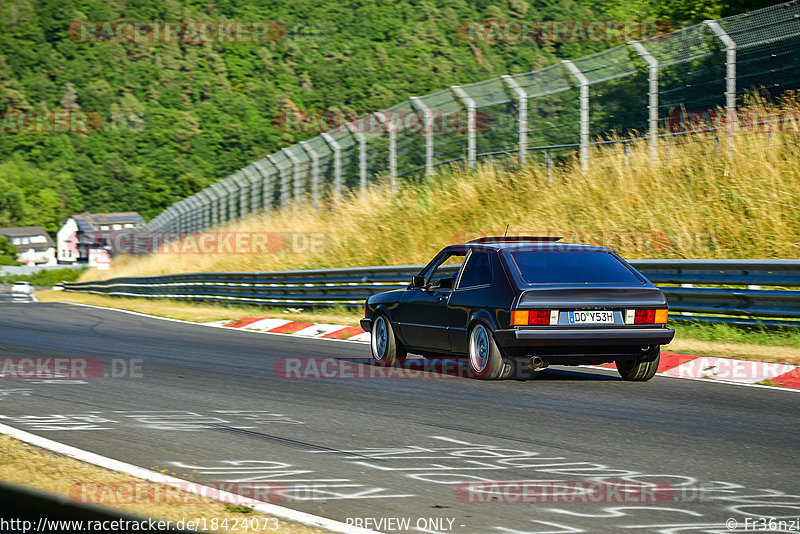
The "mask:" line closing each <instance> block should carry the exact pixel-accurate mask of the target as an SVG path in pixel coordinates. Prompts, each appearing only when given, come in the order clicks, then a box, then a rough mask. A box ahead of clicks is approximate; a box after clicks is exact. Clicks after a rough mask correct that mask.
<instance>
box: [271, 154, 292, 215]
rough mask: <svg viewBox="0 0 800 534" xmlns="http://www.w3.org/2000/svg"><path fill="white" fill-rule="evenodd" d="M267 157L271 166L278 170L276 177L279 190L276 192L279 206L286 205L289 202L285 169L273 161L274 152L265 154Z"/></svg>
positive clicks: (287, 178) (287, 179)
mask: <svg viewBox="0 0 800 534" xmlns="http://www.w3.org/2000/svg"><path fill="white" fill-rule="evenodd" d="M267 159H268V160H269V162H270V163H272V166H273V167H275V169H276V170H277V171H278V178H279V179H280V182H281V183H280V191H279V193H278V195H279V197H278V202H279V203H280V205H281V207H284V206H286V205H287V204H289V177H288V176H286V169H281V166H280V165H278V162H277V161H275V154H270V155H269V156H267Z"/></svg>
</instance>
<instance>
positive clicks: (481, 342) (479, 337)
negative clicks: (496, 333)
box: [468, 323, 512, 380]
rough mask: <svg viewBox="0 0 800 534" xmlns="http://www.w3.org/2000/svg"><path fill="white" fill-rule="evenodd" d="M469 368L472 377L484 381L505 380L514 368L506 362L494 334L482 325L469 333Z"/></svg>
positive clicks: (473, 328)
mask: <svg viewBox="0 0 800 534" xmlns="http://www.w3.org/2000/svg"><path fill="white" fill-rule="evenodd" d="M468 347H469V368H470V371H471V372H472V376H473V377H475V378H480V379H482V380H499V379H501V378H505V377H506V376H507V375H508V374H509V373H510V372H511V369H512V366H511V365H509V364H508V363H506V362H505V360H504V359H503V355H502V353H501V352H500V349H499V348H498V347H497V343H495V341H494V337H492V333H491V332H490V331H489V329H488V328H486V326H485V325H483V324H482V323H477V324H475V326H473V327H472V329H471V330H470V331H469V344H468Z"/></svg>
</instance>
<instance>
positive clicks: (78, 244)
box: [56, 211, 144, 267]
mask: <svg viewBox="0 0 800 534" xmlns="http://www.w3.org/2000/svg"><path fill="white" fill-rule="evenodd" d="M143 224H144V219H142V217H141V216H140V215H139V214H138V213H136V212H135V211H129V212H121V213H95V214H91V213H83V214H81V215H73V216H71V217H70V218H69V219H67V221H66V222H65V223H64V224H63V225H62V226H61V228H60V229H59V230H58V234H57V235H56V242H57V243H58V253H57V257H58V263H76V262H79V263H87V264H89V266H91V267H93V266H94V263H95V261H94V258H97V257H101V256H104V254H98V251H100V250H101V249H102V250H103V251H105V250H106V249H107V247H108V245H109V243H108V242H107V238H105V237H103V236H101V235H99V234H101V233H103V234H108V233H109V232H118V231H121V230H132V229H134V228H138V227H140V226H142V225H143Z"/></svg>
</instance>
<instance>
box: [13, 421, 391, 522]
mask: <svg viewBox="0 0 800 534" xmlns="http://www.w3.org/2000/svg"><path fill="white" fill-rule="evenodd" d="M0 434H7V435H9V436H11V437H12V438H16V439H18V440H20V441H24V442H25V443H29V444H31V445H35V446H36V447H41V448H42V449H47V450H49V451H53V452H56V453H58V454H63V455H64V456H69V457H71V458H75V459H76V460H80V461H82V462H86V463H90V464H94V465H97V466H100V467H104V468H106V469H110V470H112V471H118V472H121V473H126V474H128V475H131V476H134V477H137V478H141V479H143V480H147V481H149V482H155V483H157V484H166V485H168V486H174V487H176V488H179V489H182V490H184V491H186V492H188V493H196V494H198V495H203V494H204V493H203V492H206V493H205V495H212V494H213V495H218V496H219V500H220V501H221V502H223V503H230V504H247V506H251V507H252V508H253V509H254V510H256V511H257V512H261V513H262V514H266V515H269V516H277V517H282V518H284V519H288V520H290V521H296V522H298V523H303V524H305V525H310V526H314V527H319V528H325V529H328V530H331V531H333V532H342V533H344V534H380V533H379V532H377V531H374V530H368V529H364V528H357V527H354V526H352V525H348V524H346V523H342V522H341V521H336V520H333V519H328V518H326V517H320V516H316V515H312V514H307V513H305V512H300V511H298V510H293V509H291V508H285V507H283V506H278V505H276V504H270V503H266V502H262V501H257V500H255V499H247V498H244V497H242V496H241V495H236V494H235V493H230V492H227V491H220V490H219V489H216V488H209V487H206V486H202V485H200V484H196V483H194V482H191V483H190V482H187V481H186V480H182V479H180V478H176V477H172V476H168V475H163V474H161V473H156V472H155V471H150V470H149V469H144V468H143V467H139V466H136V465H133V464H129V463H125V462H121V461H119V460H114V459H113V458H108V457H106V456H101V455H99V454H95V453H93V452H89V451H85V450H83V449H78V448H76V447H72V446H71V445H66V444H64V443H59V442H57V441H53V440H51V439H47V438H43V437H41V436H37V435H36V434H31V433H30V432H25V431H24V430H19V429H17V428H14V427H11V426H8V425H4V424H0Z"/></svg>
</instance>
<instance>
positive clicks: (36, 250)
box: [0, 226, 56, 265]
mask: <svg viewBox="0 0 800 534" xmlns="http://www.w3.org/2000/svg"><path fill="white" fill-rule="evenodd" d="M0 235H3V236H6V237H7V238H8V240H9V241H10V242H11V244H12V245H14V246H15V247H17V252H18V254H19V255H18V256H17V261H18V262H20V263H24V264H27V265H55V264H56V248H55V243H53V239H52V238H51V237H50V235H49V234H48V233H47V232H46V231H45V230H44V228H42V227H41V226H17V227H13V228H0Z"/></svg>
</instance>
